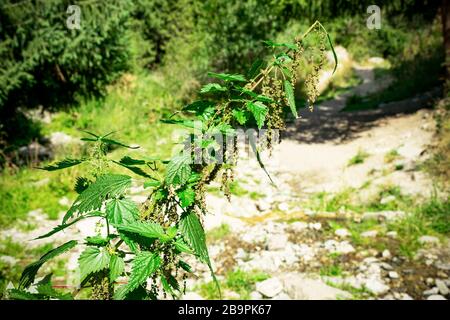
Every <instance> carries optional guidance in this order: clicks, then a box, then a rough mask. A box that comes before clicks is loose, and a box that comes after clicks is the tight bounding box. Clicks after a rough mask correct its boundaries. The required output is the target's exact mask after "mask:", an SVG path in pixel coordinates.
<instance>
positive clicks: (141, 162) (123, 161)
mask: <svg viewBox="0 0 450 320" xmlns="http://www.w3.org/2000/svg"><path fill="white" fill-rule="evenodd" d="M119 162H120V163H121V164H124V165H126V166H138V165H144V164H146V163H147V161H145V160H142V159H133V158H131V157H129V156H124V157H122V159H120V161H119Z"/></svg>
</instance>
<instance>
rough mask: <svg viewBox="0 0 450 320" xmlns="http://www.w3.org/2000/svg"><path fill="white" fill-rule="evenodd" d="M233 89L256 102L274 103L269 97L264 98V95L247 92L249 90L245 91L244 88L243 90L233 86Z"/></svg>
mask: <svg viewBox="0 0 450 320" xmlns="http://www.w3.org/2000/svg"><path fill="white" fill-rule="evenodd" d="M234 88H235V89H236V90H238V91H240V92H242V93H245V94H248V95H249V96H250V97H252V98H253V99H255V100H258V101H261V102H266V103H272V102H274V100H273V99H271V98H269V97H266V96H265V95H262V94H257V93H255V92H253V91H251V90H249V89H246V88H243V87H239V86H235V87H234ZM243 101H246V100H243Z"/></svg>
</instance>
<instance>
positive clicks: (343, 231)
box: [334, 229, 350, 238]
mask: <svg viewBox="0 0 450 320" xmlns="http://www.w3.org/2000/svg"><path fill="white" fill-rule="evenodd" d="M334 234H335V235H337V236H338V237H341V238H345V237H348V236H350V232H349V231H348V230H347V229H337V230H336V231H334Z"/></svg>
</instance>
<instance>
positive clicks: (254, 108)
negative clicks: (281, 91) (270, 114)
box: [246, 101, 267, 129]
mask: <svg viewBox="0 0 450 320" xmlns="http://www.w3.org/2000/svg"><path fill="white" fill-rule="evenodd" d="M246 106H247V109H248V110H249V111H250V112H251V113H252V114H253V117H254V118H255V120H256V124H257V125H258V128H259V129H261V128H262V126H263V125H264V120H265V119H266V114H267V107H266V106H265V105H264V104H263V103H262V102H260V101H255V102H251V101H249V102H248V103H247V105H246Z"/></svg>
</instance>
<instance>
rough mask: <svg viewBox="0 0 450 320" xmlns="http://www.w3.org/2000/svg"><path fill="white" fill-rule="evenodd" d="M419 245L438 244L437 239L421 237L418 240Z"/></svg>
mask: <svg viewBox="0 0 450 320" xmlns="http://www.w3.org/2000/svg"><path fill="white" fill-rule="evenodd" d="M419 243H421V244H438V243H439V239H438V238H436V237H433V236H421V237H420V238H419Z"/></svg>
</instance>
